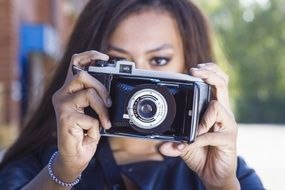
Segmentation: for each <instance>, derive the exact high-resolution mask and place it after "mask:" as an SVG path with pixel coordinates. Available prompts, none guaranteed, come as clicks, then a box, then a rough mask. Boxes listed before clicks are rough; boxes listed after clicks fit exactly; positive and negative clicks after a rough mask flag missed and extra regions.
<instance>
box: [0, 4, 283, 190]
mask: <svg viewBox="0 0 285 190" xmlns="http://www.w3.org/2000/svg"><path fill="white" fill-rule="evenodd" d="M193 1H194V2H195V3H196V4H197V5H198V6H199V7H200V8H201V9H202V10H203V11H204V12H205V14H206V15H207V16H208V17H209V20H210V23H211V24H212V27H213V29H214V30H213V32H214V38H213V42H214V45H215V53H216V56H217V63H218V64H220V65H221V66H222V67H223V69H224V70H225V71H226V72H227V73H228V74H229V75H230V78H231V83H230V94H231V101H232V102H231V103H232V107H233V109H234V112H235V116H236V120H237V122H238V123H239V124H240V128H239V137H238V152H239V154H240V155H242V156H243V157H244V158H245V159H246V161H247V162H248V164H249V165H250V166H252V167H253V168H254V169H255V170H256V171H257V173H258V174H259V175H260V177H261V178H262V180H263V183H264V185H265V187H266V189H274V190H275V189H276V190H279V189H281V187H283V186H284V182H282V180H283V178H284V177H285V164H284V160H285V154H284V151H282V149H284V147H285V1H284V0H231V1H229V0H211V1H209V0H193ZM86 2H87V0H41V1H38V0H25V1H22V0H0V160H1V157H2V155H3V152H4V151H5V149H6V148H7V147H9V145H10V144H11V143H13V141H14V140H15V138H17V135H18V133H19V131H20V130H21V127H22V124H23V123H24V122H25V120H26V119H27V118H28V117H29V115H30V113H31V112H32V111H33V110H34V108H35V106H36V105H37V103H38V101H39V100H40V98H41V95H42V93H43V91H44V89H45V86H46V85H47V83H48V81H49V76H50V75H52V73H53V71H54V70H55V68H56V66H57V64H58V61H59V60H60V58H61V55H62V53H63V51H64V48H65V45H66V43H67V40H68V38H69V35H70V32H71V31H72V28H73V26H74V23H75V22H76V19H77V17H78V15H79V13H80V11H81V10H82V8H83V7H84V5H85V3H86Z"/></svg>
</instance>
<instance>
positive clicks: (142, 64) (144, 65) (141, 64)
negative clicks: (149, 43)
mask: <svg viewBox="0 0 285 190" xmlns="http://www.w3.org/2000/svg"><path fill="white" fill-rule="evenodd" d="M134 62H135V64H136V68H137V69H144V70H151V67H150V65H149V64H148V62H147V60H145V59H142V58H140V59H134Z"/></svg>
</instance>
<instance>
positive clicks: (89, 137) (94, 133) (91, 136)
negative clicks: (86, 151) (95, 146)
mask: <svg viewBox="0 0 285 190" xmlns="http://www.w3.org/2000/svg"><path fill="white" fill-rule="evenodd" d="M96 121H97V122H96V124H93V125H92V127H91V128H89V129H88V130H87V132H86V133H85V136H84V139H83V142H82V144H83V145H86V144H91V143H94V142H98V141H99V139H100V132H99V121H98V120H97V119H96Z"/></svg>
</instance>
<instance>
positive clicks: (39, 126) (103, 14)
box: [0, 0, 213, 169]
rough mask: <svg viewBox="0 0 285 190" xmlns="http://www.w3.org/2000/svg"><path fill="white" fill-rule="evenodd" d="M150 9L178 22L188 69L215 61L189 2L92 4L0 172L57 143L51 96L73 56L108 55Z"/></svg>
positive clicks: (110, 0)
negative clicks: (127, 21) (111, 43)
mask: <svg viewBox="0 0 285 190" xmlns="http://www.w3.org/2000/svg"><path fill="white" fill-rule="evenodd" d="M149 9H151V10H163V11H167V12H169V13H170V15H171V16H172V17H173V18H174V19H175V20H176V22H177V25H178V27H179V31H180V35H181V38H182V42H183V48H184V55H185V63H186V67H187V68H190V67H195V66H196V65H197V64H198V63H202V62H209V61H213V55H212V47H211V39H210V32H209V27H208V23H207V20H206V19H205V17H204V15H203V14H202V12H201V11H200V10H199V9H198V8H197V7H196V6H195V5H194V4H193V3H192V2H191V1H189V0H104V1H102V0H90V1H89V2H88V3H87V5H86V7H85V8H84V10H83V11H82V13H81V15H80V16H79V18H78V20H77V23H76V25H75V28H74V31H73V33H72V35H71V37H70V40H69V43H68V45H67V48H66V51H65V53H64V56H63V58H62V60H61V61H60V64H59V66H58V68H57V70H56V72H55V75H54V76H53V79H52V80H51V81H52V82H51V84H50V86H49V88H47V90H46V92H45V93H44V96H43V98H42V100H41V102H40V104H39V106H38V108H37V109H36V110H35V112H34V113H33V115H31V117H30V119H29V121H28V122H27V123H26V125H25V126H24V127H23V130H22V131H21V134H20V136H19V137H18V139H17V140H16V142H15V143H14V144H13V145H12V146H11V147H10V148H9V149H8V150H7V152H6V154H5V156H4V158H3V160H2V163H1V164H0V169H1V168H3V167H4V166H5V165H7V164H8V163H10V162H12V161H17V160H19V159H21V158H23V157H25V156H27V155H29V154H31V153H33V152H35V151H37V150H38V149H39V148H40V147H42V146H45V145H47V144H50V143H56V118H55V113H54V109H53V106H52V95H53V94H54V93H55V91H57V90H58V89H59V88H61V87H62V85H63V83H64V81H65V77H66V75H67V71H68V68H69V64H70V59H71V57H72V55H73V54H76V53H81V52H84V51H87V50H98V51H101V52H104V53H106V52H107V48H108V40H109V39H110V36H111V35H112V32H113V31H114V29H115V28H116V27H117V26H118V24H119V23H120V22H121V21H122V20H123V19H124V18H126V16H129V15H130V14H132V13H135V12H138V11H145V10H149Z"/></svg>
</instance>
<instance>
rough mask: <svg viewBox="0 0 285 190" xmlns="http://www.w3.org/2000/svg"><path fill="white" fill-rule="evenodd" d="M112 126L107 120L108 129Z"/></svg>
mask: <svg viewBox="0 0 285 190" xmlns="http://www.w3.org/2000/svg"><path fill="white" fill-rule="evenodd" d="M111 127H112V124H111V122H110V121H108V129H110V128H111Z"/></svg>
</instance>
